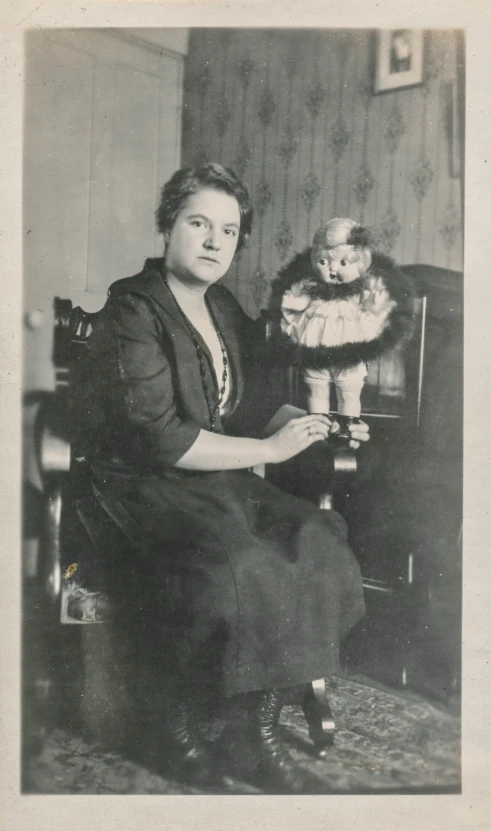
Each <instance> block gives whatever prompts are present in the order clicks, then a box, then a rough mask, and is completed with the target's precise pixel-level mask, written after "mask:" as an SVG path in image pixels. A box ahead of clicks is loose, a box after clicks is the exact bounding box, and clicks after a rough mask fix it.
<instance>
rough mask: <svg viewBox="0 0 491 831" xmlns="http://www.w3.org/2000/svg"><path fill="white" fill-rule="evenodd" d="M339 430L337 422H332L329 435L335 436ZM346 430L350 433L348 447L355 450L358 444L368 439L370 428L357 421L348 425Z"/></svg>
mask: <svg viewBox="0 0 491 831" xmlns="http://www.w3.org/2000/svg"><path fill="white" fill-rule="evenodd" d="M338 430H339V424H338V422H337V421H333V423H332V427H331V433H334V434H336V433H337V431H338ZM348 430H349V431H350V433H351V441H350V443H349V446H350V447H352V448H353V450H356V449H357V448H358V447H359V446H360V442H364V441H368V440H369V439H370V428H369V426H368V424H365V422H364V421H358V422H355V423H354V424H349V425H348Z"/></svg>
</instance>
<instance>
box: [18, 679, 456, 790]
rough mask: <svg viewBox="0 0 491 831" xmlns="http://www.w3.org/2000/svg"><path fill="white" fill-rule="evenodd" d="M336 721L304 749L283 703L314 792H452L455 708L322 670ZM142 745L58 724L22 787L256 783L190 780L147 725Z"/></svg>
mask: <svg viewBox="0 0 491 831" xmlns="http://www.w3.org/2000/svg"><path fill="white" fill-rule="evenodd" d="M329 699H330V703H331V707H332V710H333V713H334V715H335V718H336V723H337V727H338V731H337V734H336V741H335V745H334V747H333V748H332V749H331V750H330V752H329V755H328V758H327V760H323V761H319V760H317V759H315V758H314V757H313V756H312V753H311V750H310V741H309V738H308V734H307V728H306V725H305V722H304V718H303V715H302V713H301V708H300V706H299V704H289V705H288V706H286V707H285V708H284V710H283V713H282V719H281V725H282V733H283V737H284V739H285V741H286V742H287V744H288V746H289V748H290V751H291V753H292V755H293V756H294V757H295V758H296V760H297V761H298V763H299V764H300V765H302V766H303V767H304V768H307V769H308V770H309V771H310V773H311V775H312V776H313V777H315V778H316V780H317V781H318V782H319V783H320V792H322V793H326V794H329V793H338V794H343V793H353V794H361V793H364V794H387V793H394V794H402V793H430V794H434V793H435V794H436V793H459V792H460V718H459V714H458V712H457V711H456V709H455V708H454V710H453V711H452V709H449V708H448V707H444V706H443V705H436V704H434V703H431V702H430V701H428V700H426V699H425V698H424V697H423V696H421V695H418V694H415V693H408V692H406V691H404V692H398V691H396V690H394V689H390V688H388V687H384V686H382V685H380V684H377V683H375V682H373V681H370V680H369V679H366V678H359V677H346V676H344V677H338V678H333V679H331V680H330V688H329ZM141 739H142V742H141V746H142V748H143V750H142V751H140V753H139V757H140V758H138V754H135V753H134V752H129V753H128V752H122V751H119V752H116V751H114V750H110V749H108V748H105V747H103V746H102V745H100V744H98V743H97V742H90V741H87V740H84V739H83V738H81V737H80V735H77V733H76V731H73V730H70V729H67V728H63V727H61V726H60V727H57V728H56V729H54V730H53V731H52V732H51V733H50V734H49V735H48V736H47V738H46V741H45V743H44V747H43V749H42V752H41V753H40V754H37V755H32V756H31V757H30V758H28V759H27V760H26V762H25V771H24V792H26V793H41V794H192V793H212V794H213V793H228V794H254V793H256V794H257V793H264V791H261V790H260V789H258V787H256V786H255V785H254V784H253V783H251V782H249V781H246V780H245V779H244V778H241V776H240V774H237V773H232V772H231V775H230V777H229V778H228V781H227V785H226V787H223V788H221V789H219V790H217V789H213V788H209V789H201V790H198V789H196V788H191V787H189V786H185V785H183V784H182V783H180V782H179V781H178V780H177V778H175V777H174V776H173V774H172V771H169V770H168V767H167V768H166V765H165V762H164V760H163V757H162V753H161V748H158V747H156V746H155V734H154V733H153V732H152V731H150V734H149V735H148V737H146V738H145V737H141Z"/></svg>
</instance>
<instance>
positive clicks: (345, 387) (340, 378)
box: [334, 363, 367, 418]
mask: <svg viewBox="0 0 491 831" xmlns="http://www.w3.org/2000/svg"><path fill="white" fill-rule="evenodd" d="M366 375H367V367H366V364H364V363H359V364H357V366H354V367H350V368H349V369H344V370H340V371H338V372H336V374H335V377H334V383H335V385H336V397H337V401H338V413H339V415H340V416H349V417H351V418H359V417H360V413H361V391H362V389H363V384H364V383H365V378H366Z"/></svg>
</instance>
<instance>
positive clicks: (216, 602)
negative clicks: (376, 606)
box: [96, 468, 364, 696]
mask: <svg viewBox="0 0 491 831" xmlns="http://www.w3.org/2000/svg"><path fill="white" fill-rule="evenodd" d="M97 473H98V475H97V478H96V483H97V486H98V488H99V489H100V490H101V492H102V493H103V495H104V496H105V497H106V498H109V499H111V500H113V501H116V502H117V503H119V504H120V505H121V506H122V507H123V508H124V509H125V510H126V511H127V512H128V514H129V515H130V517H131V518H132V520H134V521H135V523H137V525H138V527H139V528H140V529H141V530H142V532H143V535H144V537H145V540H148V545H145V549H144V550H143V549H142V550H141V551H138V552H137V553H135V555H134V556H135V557H136V558H137V562H134V563H133V564H132V569H131V571H132V577H131V580H132V583H133V588H135V585H134V584H135V581H136V582H137V583H138V582H139V581H141V587H142V594H141V597H142V598H143V599H142V601H141V604H142V607H145V608H146V610H147V612H149V610H150V609H151V610H152V611H151V623H152V627H153V635H152V639H154V638H157V643H158V638H159V631H160V622H159V614H158V608H159V607H158V603H157V601H156V599H157V598H163V600H162V603H163V604H164V605H165V604H167V606H169V605H170V607H171V609H172V615H171V618H172V621H173V623H172V636H173V644H174V649H175V653H176V656H177V658H178V660H179V663H180V666H181V669H182V670H183V671H184V672H185V673H189V674H192V675H193V676H194V677H196V673H198V675H202V676H203V677H205V676H208V677H211V676H213V678H214V683H215V684H216V683H218V684H219V686H220V688H221V691H222V693H223V694H224V695H225V696H232V695H235V694H238V693H245V692H251V691H254V690H262V689H272V688H286V687H292V686H297V685H300V684H303V683H307V682H308V681H311V680H313V679H316V678H321V677H325V676H329V675H332V674H334V673H336V672H337V671H338V670H339V647H340V643H341V641H342V640H343V638H344V637H345V636H346V635H347V634H348V632H349V631H350V629H351V628H352V627H353V626H354V625H355V624H356V623H357V622H358V621H359V620H360V618H361V617H362V616H363V614H364V602H363V591H362V582H361V576H360V570H359V566H358V563H357V561H356V559H355V557H354V555H353V553H352V551H351V549H350V548H349V546H348V545H347V543H346V525H345V522H344V520H343V519H342V517H341V516H340V515H339V514H337V513H335V512H334V511H320V510H318V509H317V508H316V507H314V505H312V504H311V503H309V502H307V501H305V500H303V499H299V498H297V497H294V496H292V495H290V494H288V493H286V492H283V491H282V490H280V489H279V488H277V487H276V486H275V485H273V484H271V483H268V482H267V481H264V480H263V479H261V478H259V477H258V476H256V475H255V474H253V473H250V472H248V471H228V472H227V471H224V472H212V473H208V472H194V471H185V470H178V469H175V468H174V469H171V470H169V471H168V472H165V473H164V474H163V475H162V476H159V477H156V476H154V477H139V476H135V475H134V474H131V475H128V476H124V475H121V474H120V473H115V472H114V470H113V471H110V470H109V469H108V468H105V469H104V471H103V474H102V473H101V469H98V471H97ZM164 589H165V591H164ZM136 595H138V592H136ZM149 597H153V601H149V599H148V598H149ZM167 611H168V608H167ZM149 613H150V612H149ZM162 633H163V627H162ZM162 641H163V642H162V653H164V652H165V648H166V643H165V639H164V636H163V634H162ZM167 645H168V643H167Z"/></svg>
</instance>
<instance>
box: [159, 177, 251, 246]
mask: <svg viewBox="0 0 491 831" xmlns="http://www.w3.org/2000/svg"><path fill="white" fill-rule="evenodd" d="M202 188H215V190H218V191H223V192H224V193H228V194H229V196H234V197H235V199H236V200H237V202H238V205H239V211H240V230H239V239H238V242H237V250H240V249H241V248H242V247H243V246H244V245H245V244H246V243H247V240H248V238H249V235H250V233H251V229H252V217H253V207H252V202H251V199H250V196H249V192H248V190H247V188H246V187H245V185H243V184H242V182H241V181H240V179H239V178H238V177H237V176H236V175H235V173H234V172H233V170H230V168H228V167H224V166H223V165H221V164H216V163H212V162H210V163H208V164H204V165H201V167H182V168H181V169H180V170H177V171H176V173H174V175H173V176H172V177H171V178H170V179H169V181H168V182H166V184H165V185H164V186H163V188H162V190H161V192H160V204H159V206H158V208H157V210H156V212H155V217H156V220H157V228H158V230H159V232H160V233H161V234H165V233H166V232H167V231H171V230H172V228H173V226H174V223H175V221H176V218H177V215H178V213H179V211H180V210H181V209H182V207H183V206H184V203H185V201H186V199H187V198H188V197H189V196H192V194H194V193H197V192H198V191H199V190H202Z"/></svg>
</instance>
